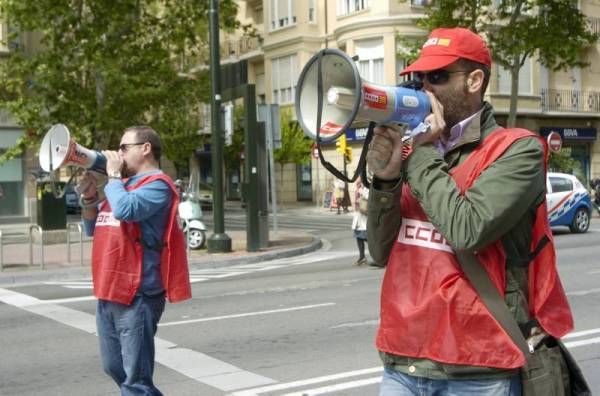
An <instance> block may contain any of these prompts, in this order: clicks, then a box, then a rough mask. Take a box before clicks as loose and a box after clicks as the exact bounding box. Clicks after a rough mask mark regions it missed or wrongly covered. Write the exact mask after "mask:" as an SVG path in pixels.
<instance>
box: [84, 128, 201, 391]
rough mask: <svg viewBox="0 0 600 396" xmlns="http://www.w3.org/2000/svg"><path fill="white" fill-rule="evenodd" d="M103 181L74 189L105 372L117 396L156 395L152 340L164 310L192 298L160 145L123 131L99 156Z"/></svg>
mask: <svg viewBox="0 0 600 396" xmlns="http://www.w3.org/2000/svg"><path fill="white" fill-rule="evenodd" d="M102 153H103V154H104V155H105V156H106V159H107V162H106V171H107V174H108V178H109V181H108V183H107V184H106V186H105V187H104V195H105V196H106V199H104V200H102V201H100V198H99V195H98V192H99V191H98V186H97V181H96V178H95V177H94V176H93V175H92V174H91V173H86V175H84V177H83V180H82V181H81V182H80V187H79V188H80V190H83V191H82V192H81V203H82V207H83V210H82V216H83V219H84V226H85V229H86V233H87V234H88V235H90V236H91V235H93V236H94V240H93V246H92V275H93V283H94V295H95V296H96V297H97V298H98V306H97V311H96V324H97V328H98V338H99V340H100V355H101V358H102V365H103V368H104V371H105V372H106V373H107V374H108V375H109V376H111V377H112V379H113V380H114V381H115V382H116V383H117V384H118V386H119V388H120V391H121V394H122V395H141V394H144V395H161V394H162V393H161V392H160V391H159V390H158V389H157V388H156V386H155V385H154V383H153V380H152V376H153V372H154V335H155V334H156V330H157V325H158V321H159V320H160V317H161V315H162V313H163V310H164V307H165V296H166V298H168V299H169V301H170V302H178V301H182V300H186V299H188V298H190V297H191V288H190V282H189V274H188V266H187V257H186V251H185V240H184V237H183V232H182V230H181V228H180V226H179V224H178V222H177V207H178V204H179V195H178V192H177V189H176V187H175V185H174V184H173V182H172V181H171V179H170V178H169V177H168V176H167V175H165V174H164V173H163V172H162V171H161V170H160V169H159V160H160V156H161V142H160V138H159V136H158V134H157V133H156V132H155V131H154V130H153V129H152V128H150V127H147V126H134V127H130V128H127V129H126V130H125V132H124V134H123V136H122V137H121V143H120V144H119V151H103V152H102Z"/></svg>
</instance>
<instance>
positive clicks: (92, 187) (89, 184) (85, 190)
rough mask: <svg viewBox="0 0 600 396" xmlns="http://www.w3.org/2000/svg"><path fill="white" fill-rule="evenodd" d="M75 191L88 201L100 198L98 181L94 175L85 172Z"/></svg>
mask: <svg viewBox="0 0 600 396" xmlns="http://www.w3.org/2000/svg"><path fill="white" fill-rule="evenodd" d="M75 191H76V192H78V193H79V194H80V195H81V197H82V198H83V199H84V200H86V201H91V200H95V199H96V197H97V196H98V179H97V178H96V176H95V175H94V173H93V172H85V173H84V174H83V176H82V177H81V179H80V180H79V183H77V186H75Z"/></svg>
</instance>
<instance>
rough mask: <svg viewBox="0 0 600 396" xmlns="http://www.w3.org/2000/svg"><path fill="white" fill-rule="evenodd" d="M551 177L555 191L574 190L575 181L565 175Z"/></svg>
mask: <svg viewBox="0 0 600 396" xmlns="http://www.w3.org/2000/svg"><path fill="white" fill-rule="evenodd" d="M549 179H550V185H551V186H552V192H553V193H558V192H565V191H573V182H572V181H571V180H570V179H566V178H564V177H550V178H549Z"/></svg>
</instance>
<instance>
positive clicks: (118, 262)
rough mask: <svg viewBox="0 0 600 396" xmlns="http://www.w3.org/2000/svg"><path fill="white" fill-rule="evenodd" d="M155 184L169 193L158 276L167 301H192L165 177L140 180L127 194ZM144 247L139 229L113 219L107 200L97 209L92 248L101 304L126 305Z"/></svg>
mask: <svg viewBox="0 0 600 396" xmlns="http://www.w3.org/2000/svg"><path fill="white" fill-rule="evenodd" d="M155 180H163V181H164V182H166V183H167V184H168V185H169V187H170V188H171V191H172V194H171V196H172V199H171V208H170V213H169V218H168V220H167V226H166V228H165V233H164V236H163V243H164V246H163V248H162V251H161V257H160V274H161V279H162V283H163V286H164V288H165V291H166V294H167V298H168V300H169V301H170V302H178V301H183V300H187V299H189V298H191V296H192V293H191V286H190V278H189V272H188V263H187V256H186V248H185V238H184V235H183V231H182V230H181V227H180V225H179V221H178V214H177V209H178V204H179V194H178V193H177V190H176V188H175V186H174V185H173V182H172V181H171V179H170V178H169V177H168V176H167V175H165V174H164V173H158V174H153V175H149V176H146V177H143V178H142V179H141V180H139V181H138V182H137V183H135V184H134V185H132V186H127V187H126V189H127V190H128V191H131V190H134V189H136V188H139V187H141V186H142V185H144V184H146V183H150V182H152V181H155ZM142 259H143V246H142V244H141V231H140V226H139V224H138V223H136V222H126V221H120V220H117V219H115V217H114V216H113V214H112V209H111V208H110V205H109V203H108V200H104V202H102V204H101V205H100V211H99V213H98V216H97V218H96V227H95V229H94V242H93V245H92V278H93V283H94V296H96V298H98V299H101V300H108V301H113V302H117V303H121V304H126V305H129V304H131V302H132V301H133V298H134V296H135V293H136V292H137V290H138V288H139V286H140V283H141V278H142Z"/></svg>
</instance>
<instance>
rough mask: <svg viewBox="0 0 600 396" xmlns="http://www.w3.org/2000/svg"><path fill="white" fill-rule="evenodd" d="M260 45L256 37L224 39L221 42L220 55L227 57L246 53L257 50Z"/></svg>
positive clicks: (237, 56)
mask: <svg viewBox="0 0 600 396" xmlns="http://www.w3.org/2000/svg"><path fill="white" fill-rule="evenodd" d="M260 47H261V41H260V39H259V38H258V37H242V38H240V39H238V40H224V41H222V42H221V57H222V58H229V57H236V58H239V57H240V56H242V55H244V54H247V53H248V52H252V51H255V50H258V49H259V48H260Z"/></svg>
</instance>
